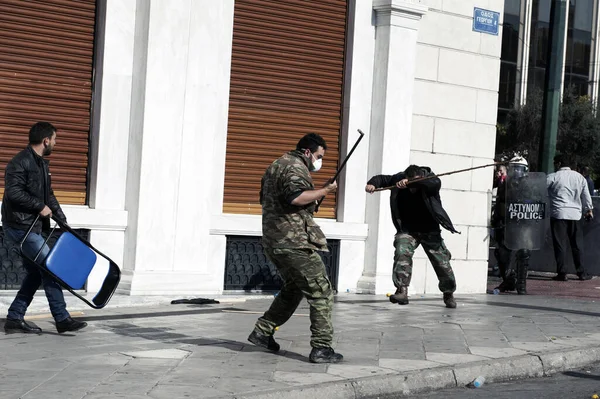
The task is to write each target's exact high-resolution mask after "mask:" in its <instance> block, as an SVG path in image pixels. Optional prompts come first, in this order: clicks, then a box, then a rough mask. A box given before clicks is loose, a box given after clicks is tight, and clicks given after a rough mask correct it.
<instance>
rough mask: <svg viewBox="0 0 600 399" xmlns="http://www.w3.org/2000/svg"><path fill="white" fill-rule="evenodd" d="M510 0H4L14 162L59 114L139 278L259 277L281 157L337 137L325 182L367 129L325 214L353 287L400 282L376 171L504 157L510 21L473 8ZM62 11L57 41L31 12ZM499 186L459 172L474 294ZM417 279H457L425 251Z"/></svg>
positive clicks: (62, 171)
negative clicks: (482, 20)
mask: <svg viewBox="0 0 600 399" xmlns="http://www.w3.org/2000/svg"><path fill="white" fill-rule="evenodd" d="M504 3H505V2H504V1H503V0H426V1H425V0H423V1H407V0H349V1H344V0H327V1H325V0H302V1H301V0H285V1H282V0H235V1H234V0H181V1H166V0H111V1H105V0H97V1H93V0H89V1H74V0H73V1H69V0H61V2H60V5H58V4H57V5H52V3H51V2H48V3H46V2H39V3H37V2H28V3H27V4H30V6H24V5H23V4H19V3H15V2H14V1H9V0H0V40H2V39H3V38H4V35H5V34H6V35H12V36H10V37H9V38H10V40H12V41H11V42H10V43H8V40H9V39H6V40H7V43H8V44H6V45H5V46H6V48H7V49H9V50H10V52H8V53H7V52H4V53H3V54H0V102H3V103H4V104H12V107H13V108H2V107H0V108H2V109H7V110H6V111H0V117H1V118H3V119H2V122H3V123H0V134H2V135H3V136H7V137H8V136H10V140H11V141H10V142H11V143H13V144H12V145H11V147H10V148H8V147H4V146H3V148H2V150H1V151H2V152H1V153H0V154H1V155H2V157H1V158H0V170H3V169H4V166H5V164H6V162H7V161H8V160H9V159H10V156H12V155H13V154H14V153H16V151H17V150H18V149H19V148H21V147H23V146H24V145H26V134H27V128H28V126H29V125H31V124H32V123H34V122H35V121H37V120H39V119H45V120H48V121H50V122H52V123H55V124H56V126H57V127H58V128H59V136H58V139H57V151H56V154H53V155H52V157H51V169H52V172H53V176H56V177H55V180H54V181H55V190H56V191H57V194H58V196H59V199H60V200H61V201H62V203H63V204H66V205H64V209H65V212H66V214H67V217H68V219H69V223H70V224H71V225H72V226H73V227H75V228H80V229H86V230H89V236H90V240H91V242H92V243H93V244H94V245H95V246H96V247H97V248H99V249H101V250H102V251H103V252H105V253H106V254H107V255H109V256H110V257H111V258H113V259H114V260H115V261H116V262H117V263H118V264H119V265H121V267H122V271H123V279H122V282H121V285H120V288H119V289H120V292H123V293H127V294H131V295H152V294H173V295H197V294H219V293H223V292H227V291H238V290H246V291H248V290H253V289H260V288H261V287H260V285H257V284H253V283H252V279H253V278H256V277H259V278H262V279H263V280H264V278H268V277H269V276H268V274H269V273H272V271H269V270H268V269H265V268H264V259H262V258H261V257H262V254H261V252H260V247H259V245H258V242H259V239H260V235H261V217H260V206H259V204H258V187H259V184H260V177H261V175H262V173H263V172H264V169H265V168H266V167H267V166H268V164H269V163H270V162H271V161H272V160H274V159H275V158H277V157H279V156H280V155H282V154H283V153H284V152H286V151H288V150H290V149H292V148H293V147H294V146H295V143H296V142H297V140H298V139H299V138H300V137H301V136H302V135H304V134H305V133H308V132H316V133H319V134H321V135H323V137H325V139H326V140H327V142H328V146H329V149H328V151H327V154H326V157H325V162H324V167H323V169H322V171H320V172H319V173H317V174H315V182H316V184H317V185H318V184H322V183H323V182H324V181H326V180H327V179H328V178H329V177H331V176H332V175H333V173H335V170H336V168H337V166H338V165H339V163H340V160H341V159H343V157H344V156H345V155H346V154H347V153H348V151H349V150H350V148H351V147H352V145H353V144H354V142H355V140H356V139H357V138H358V134H357V129H361V130H362V131H364V132H365V133H366V137H365V139H364V140H363V142H362V143H361V145H359V147H358V148H357V150H356V152H355V153H354V155H353V156H352V158H351V159H350V161H349V162H348V164H347V166H346V168H345V170H344V171H343V173H342V174H341V175H340V178H339V180H338V183H339V190H338V192H337V194H336V195H335V196H334V197H332V198H329V199H328V200H327V201H325V202H324V203H323V205H322V207H321V209H320V210H319V212H318V214H317V215H316V216H317V221H318V223H319V224H320V225H321V226H322V228H323V230H324V232H325V234H326V236H327V238H328V240H330V244H331V248H332V253H331V254H330V255H329V257H328V258H327V262H328V267H329V271H330V275H332V276H335V282H334V283H335V286H336V289H337V290H338V291H339V292H346V291H359V292H371V293H378V294H381V293H385V292H389V291H392V290H393V284H392V280H391V272H392V260H393V246H392V242H393V236H394V232H395V231H394V227H393V225H392V222H391V217H390V210H389V192H382V193H378V194H373V195H367V194H366V193H365V192H364V187H365V184H366V181H367V180H368V178H369V177H370V176H372V175H375V174H380V173H385V174H394V173H397V172H398V171H401V170H404V169H405V168H406V167H407V166H408V165H409V164H411V163H416V164H420V165H426V166H429V167H431V168H432V169H433V171H434V172H437V173H442V172H447V171H452V170H457V169H465V168H470V167H473V166H478V165H485V164H489V163H491V162H492V161H493V157H494V146H495V135H496V120H497V112H498V103H499V98H498V86H499V81H500V70H501V60H500V58H501V57H500V56H501V51H502V48H503V47H502V37H503V33H502V27H501V26H500V27H499V33H498V34H497V35H496V34H489V33H480V32H476V31H475V30H474V29H473V25H474V22H473V15H474V9H475V8H483V9H486V10H490V11H493V12H496V13H499V14H500V16H502V15H505V14H504ZM48 4H50V5H48ZM36 7H40V8H36ZM42 8H44V9H43V10H42ZM4 11H6V12H4ZM8 11H10V12H8ZM36 13H37V14H36ZM44 14H46V15H48V14H51V15H55V16H58V15H62V16H63V18H64V21H62V23H59V22H56V26H54V27H53V28H54V31H53V32H55V33H53V35H48V36H47V37H42V36H43V35H42V29H41V28H39V29H38V30H35V29H34V28H36V26H37V25H36V24H32V23H31V20H32V19H33V20H34V21H35V22H36V23H39V24H42V23H43V21H44V20H52V18H42V15H44ZM85 21H87V22H85ZM1 22H4V24H1ZM26 22H29V23H26ZM500 22H502V17H501V18H500ZM47 23H49V22H47ZM86 23H87V25H86ZM90 24H91V26H90ZM2 26H5V27H7V28H6V29H3V28H2ZM27 26H33V27H34V28H27ZM64 26H69V27H70V28H69V29H70V30H69V29H66V28H64ZM9 28H10V29H9ZM27 29H29V30H27ZM36 35H37V36H36ZM17 40H18V41H19V45H18V46H17V45H15V43H16V41H17ZM44 41H45V42H44ZM44 43H46V44H44ZM27 46H29V47H27ZM40 46H41V47H40ZM44 46H45V47H44ZM60 51H62V53H60ZM63 53H64V54H63ZM56 54H59V55H60V57H57V56H56ZM3 57H4V59H3ZM19 57H21V58H19ZM40 59H41V61H40ZM38 61H40V62H38ZM502 65H504V62H503V64H502ZM2 68H4V69H2ZM15 71H16V72H15ZM575 72H577V71H575ZM55 75H56V76H55ZM11 79H12V80H11ZM48 93H49V94H48ZM44 96H47V97H44ZM19 107H20V108H19ZM86 126H87V130H86ZM86 137H89V140H86ZM491 185H492V170H491V169H490V168H487V169H478V170H475V171H472V172H467V173H462V174H456V175H452V176H448V177H443V178H442V187H443V190H442V193H441V196H442V201H443V204H444V206H445V208H446V209H447V211H448V213H449V215H450V216H451V218H452V219H453V222H454V224H455V225H456V227H457V229H458V230H459V231H460V232H461V234H454V235H453V234H450V233H448V232H443V237H444V239H445V240H446V244H447V246H448V248H449V249H450V251H451V252H452V255H453V261H452V265H453V267H454V270H455V274H456V278H457V283H458V289H457V292H458V293H477V292H484V291H485V288H486V278H487V259H488V237H487V225H488V218H489V213H490V209H489V207H490V205H489V204H490V198H491V194H490V193H491V191H490V190H491ZM0 190H1V188H0ZM265 270H266V271H265ZM265 273H266V274H267V276H265ZM271 277H272V276H271ZM100 281H101V276H98V275H92V276H91V277H90V279H89V281H88V287H89V289H90V290H92V289H96V288H97V287H98V285H99V284H100ZM263 288H264V287H263ZM409 292H410V293H411V294H413V295H414V294H419V293H436V292H439V291H438V289H437V277H436V275H435V273H434V271H433V269H432V268H431V266H430V265H428V260H427V258H426V257H425V254H424V253H423V252H422V251H421V250H419V252H418V253H417V255H416V258H415V262H414V276H413V282H412V284H411V287H410V290H409Z"/></svg>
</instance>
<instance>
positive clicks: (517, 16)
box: [498, 0, 521, 118]
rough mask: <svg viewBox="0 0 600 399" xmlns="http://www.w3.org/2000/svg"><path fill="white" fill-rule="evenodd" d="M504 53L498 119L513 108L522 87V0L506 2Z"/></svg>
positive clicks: (507, 0) (508, 0) (503, 35)
mask: <svg viewBox="0 0 600 399" xmlns="http://www.w3.org/2000/svg"><path fill="white" fill-rule="evenodd" d="M502 27H503V28H502V53H501V56H500V85H499V87H498V118H500V114H503V115H504V114H506V112H507V111H508V109H510V108H512V106H513V105H514V103H515V100H516V98H517V87H519V86H520V81H521V78H520V70H521V66H520V65H519V48H520V46H519V30H520V29H521V0H505V2H504V18H503V23H502Z"/></svg>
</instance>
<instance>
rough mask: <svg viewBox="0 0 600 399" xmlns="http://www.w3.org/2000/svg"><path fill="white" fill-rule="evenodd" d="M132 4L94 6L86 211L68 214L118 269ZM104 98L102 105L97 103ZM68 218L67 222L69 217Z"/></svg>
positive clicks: (99, 274) (95, 274)
mask: <svg viewBox="0 0 600 399" xmlns="http://www.w3.org/2000/svg"><path fill="white" fill-rule="evenodd" d="M135 12H136V3H135V2H132V1H105V2H100V3H99V17H100V21H99V22H98V26H97V33H96V35H97V40H98V42H97V44H96V46H97V49H96V56H97V61H96V62H97V65H96V79H97V80H98V83H97V84H96V87H95V88H94V91H95V94H94V101H93V106H94V110H93V111H94V112H93V117H94V121H93V129H92V135H91V152H90V194H89V208H90V209H89V211H87V212H86V211H83V210H81V209H69V210H68V211H69V221H70V222H71V223H73V222H75V223H76V224H77V223H78V222H80V223H83V224H84V226H82V227H88V228H90V229H91V232H90V237H89V238H90V242H91V243H92V244H93V245H94V246H95V247H96V248H98V250H100V251H102V252H103V253H105V254H106V255H107V256H109V257H110V258H111V259H112V260H113V261H114V262H115V263H117V264H118V265H119V266H121V267H122V266H123V250H124V241H125V228H126V224H127V223H126V220H127V213H126V211H125V185H126V179H127V146H128V136H127V134H126V132H127V131H128V130H129V114H130V108H131V79H132V68H133V42H134V35H133V33H134V29H135ZM103 99H104V101H103ZM71 216H73V217H71ZM107 269H108V264H107V263H105V267H99V266H97V267H95V268H94V270H93V271H92V273H91V274H90V277H89V279H88V283H87V289H88V291H90V292H96V291H98V290H99V289H100V287H101V285H102V282H103V281H104V278H105V276H106V272H107Z"/></svg>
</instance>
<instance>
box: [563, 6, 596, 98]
mask: <svg viewBox="0 0 600 399" xmlns="http://www.w3.org/2000/svg"><path fill="white" fill-rule="evenodd" d="M593 13H594V4H593V0H571V1H570V3H569V19H568V30H567V49H566V53H565V81H564V87H565V89H567V88H568V87H569V86H573V89H574V90H575V93H577V94H579V95H586V94H588V83H589V74H590V63H591V50H592V25H593V24H592V22H593V20H592V18H593Z"/></svg>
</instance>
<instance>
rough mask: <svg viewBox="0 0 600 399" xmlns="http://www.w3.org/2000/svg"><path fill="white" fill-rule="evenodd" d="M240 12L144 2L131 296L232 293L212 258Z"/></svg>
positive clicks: (133, 155)
mask: <svg viewBox="0 0 600 399" xmlns="http://www.w3.org/2000/svg"><path fill="white" fill-rule="evenodd" d="M233 6H234V1H233V0H225V1H214V0H186V1H177V2H172V1H167V0H153V1H152V2H150V1H146V0H138V1H137V9H136V23H135V44H134V59H133V83H132V96H131V122H130V124H129V153H128V168H127V193H126V201H125V204H126V210H127V211H128V223H127V230H126V231H125V255H124V258H125V259H124V267H123V269H124V271H123V282H122V284H121V290H122V291H124V292H125V293H130V294H132V295H152V294H168V293H177V294H178V295H184V294H198V293H218V292H220V291H221V290H222V288H223V276H222V274H221V275H218V273H216V272H215V270H214V269H215V264H214V262H213V261H212V259H211V257H210V256H211V253H210V251H211V250H212V247H211V245H210V241H211V236H210V217H211V209H212V208H213V204H214V202H215V201H216V202H218V201H220V200H221V198H222V195H223V194H222V191H218V190H213V189H211V188H213V187H216V186H218V185H219V184H222V179H223V173H222V171H221V168H220V166H219V165H220V164H221V163H224V154H223V149H222V148H221V147H222V145H221V144H220V143H221V141H223V140H225V137H226V134H227V111H228V102H229V95H228V93H229V76H230V66H231V42H232V32H233ZM215 181H217V183H215ZM217 267H219V266H218V265H217Z"/></svg>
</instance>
